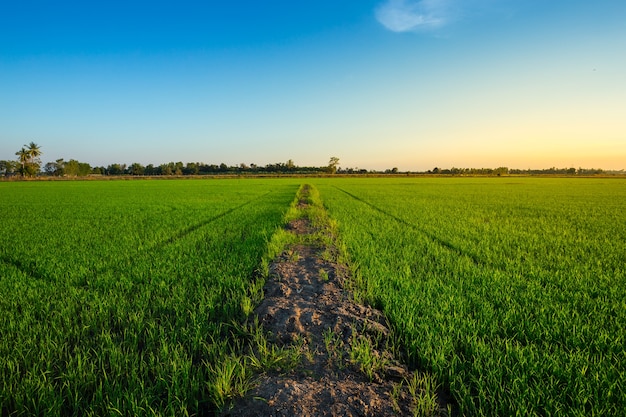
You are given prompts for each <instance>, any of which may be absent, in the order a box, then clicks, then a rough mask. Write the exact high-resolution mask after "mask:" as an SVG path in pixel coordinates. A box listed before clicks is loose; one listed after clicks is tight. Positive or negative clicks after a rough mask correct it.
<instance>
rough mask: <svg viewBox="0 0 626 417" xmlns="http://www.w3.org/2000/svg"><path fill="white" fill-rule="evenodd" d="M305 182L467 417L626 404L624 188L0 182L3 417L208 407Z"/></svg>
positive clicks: (424, 182)
mask: <svg viewBox="0 0 626 417" xmlns="http://www.w3.org/2000/svg"><path fill="white" fill-rule="evenodd" d="M302 183H311V184H313V185H315V186H316V187H317V188H318V190H319V191H320V195H321V198H322V200H323V202H324V204H325V205H326V207H327V209H328V211H329V214H330V216H331V217H332V218H333V219H335V220H337V221H338V223H339V229H340V232H341V236H340V239H341V241H342V242H343V244H344V245H345V247H346V249H347V253H348V255H349V257H350V260H351V263H352V265H351V266H352V268H353V270H354V271H355V283H354V286H355V289H356V291H357V296H358V298H359V299H361V300H364V301H366V302H368V303H371V304H373V305H375V306H377V307H379V308H381V309H383V310H384V312H385V314H386V315H387V317H388V318H389V320H390V322H391V324H392V326H393V328H394V330H395V332H396V338H397V340H398V344H399V345H400V346H401V347H400V349H401V351H402V352H404V354H405V356H406V360H407V361H408V363H409V364H410V365H412V366H414V367H417V368H419V369H423V370H427V371H430V372H432V373H433V374H434V375H436V377H437V378H438V380H439V382H440V384H441V386H442V387H443V388H444V389H445V390H447V391H449V392H450V395H451V396H452V398H453V402H454V409H455V410H457V411H458V412H459V414H461V415H485V416H491V415H568V416H570V415H580V416H583V415H585V416H587V415H625V412H624V409H626V386H625V385H626V382H625V381H626V341H625V336H626V268H625V266H624V265H626V214H624V213H626V181H623V180H612V179H552V178H551V179H547V178H539V179H536V178H513V177H511V178H483V179H481V178H384V179H383V178H381V179H366V178H353V179H351V178H336V179H335V178H326V179H320V178H315V179H313V178H311V179H273V180H270V179H267V180H262V179H247V180H235V179H231V180H162V181H147V180H146V181H85V182H80V181H76V182H73V181H67V182H0V241H1V242H2V244H1V245H0V375H2V381H1V385H0V409H1V410H2V411H1V414H2V415H3V416H4V415H89V414H91V415H120V414H121V415H185V414H189V415H193V414H205V415H206V414H211V413H212V412H213V411H214V410H216V408H217V406H218V405H219V399H218V398H216V396H215V392H216V387H217V386H218V385H219V384H220V383H221V382H220V380H219V378H220V372H219V369H220V367H221V366H222V365H223V364H224V363H228V361H229V358H232V356H233V355H236V354H237V353H238V352H237V350H238V349H240V346H241V344H240V343H239V341H238V338H239V337H240V335H237V332H233V331H232V328H233V326H232V323H234V322H241V321H242V320H243V318H244V317H245V313H246V312H248V311H249V310H250V304H251V303H253V302H254V301H255V296H256V295H257V294H258V285H259V284H258V282H257V276H258V273H257V272H255V271H257V270H258V269H259V268H260V267H261V263H262V262H261V259H262V258H263V256H265V255H266V253H267V247H268V242H269V241H270V239H271V236H272V235H273V233H274V231H275V230H276V229H277V228H279V227H280V226H281V224H282V222H283V215H284V214H285V212H286V211H287V209H288V208H289V205H290V203H291V202H292V200H293V199H294V196H295V194H296V191H297V190H298V187H299V185H300V184H302ZM222 374H223V372H222Z"/></svg>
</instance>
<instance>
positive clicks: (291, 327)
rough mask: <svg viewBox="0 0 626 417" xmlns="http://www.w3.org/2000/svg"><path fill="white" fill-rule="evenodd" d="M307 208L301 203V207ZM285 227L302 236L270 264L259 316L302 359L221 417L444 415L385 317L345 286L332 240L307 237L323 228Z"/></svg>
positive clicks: (261, 382)
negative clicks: (397, 348) (394, 348)
mask: <svg viewBox="0 0 626 417" xmlns="http://www.w3.org/2000/svg"><path fill="white" fill-rule="evenodd" d="M305 191H306V190H305ZM307 208H308V204H307V203H306V202H305V200H302V201H301V202H300V204H299V209H300V210H302V212H303V213H304V212H306V211H307ZM287 229H288V230H289V231H290V232H291V233H295V234H297V235H299V237H302V238H303V239H298V240H300V242H301V243H298V244H296V245H294V246H292V247H289V248H287V249H286V250H285V251H284V252H283V253H282V255H281V256H280V257H279V259H277V260H275V262H274V263H273V264H271V266H270V279H269V280H268V281H267V283H266V286H265V292H266V293H265V299H264V301H263V302H262V303H261V304H260V305H259V306H258V307H257V308H256V309H255V311H254V314H256V316H257V317H258V320H259V322H260V323H261V324H262V326H263V328H264V330H265V331H266V332H268V333H269V334H270V341H271V342H272V343H275V344H276V345H278V346H297V347H299V349H301V351H302V353H303V354H302V361H301V364H300V365H298V366H297V367H296V368H295V369H293V370H291V371H288V372H286V373H274V374H263V375H261V376H259V377H258V379H257V381H256V384H255V388H253V389H252V390H251V391H250V392H248V394H247V395H246V397H245V398H243V399H240V400H239V401H237V402H236V403H235V404H233V407H232V408H231V409H229V410H225V411H224V412H223V414H222V415H223V416H231V417H239V416H241V417H243V416H385V415H442V414H443V415H445V414H446V413H445V412H443V409H444V405H443V404H442V403H441V401H440V400H439V399H438V398H437V394H436V392H435V387H434V386H432V383H430V382H429V381H430V380H429V379H428V378H426V377H424V376H420V375H415V374H412V373H409V372H408V370H407V369H406V367H405V366H403V365H402V364H401V363H399V362H398V361H397V360H396V359H394V357H393V356H392V354H391V353H390V350H389V342H390V341H389V338H388V336H389V329H388V328H387V326H386V322H385V318H384V317H383V315H382V314H381V313H380V312H379V311H377V310H374V309H372V308H369V307H364V306H360V305H357V304H355V303H354V302H353V301H352V297H351V296H350V294H349V292H348V291H346V289H345V287H344V282H345V280H346V278H347V277H348V269H347V268H346V267H345V266H342V265H339V264H338V263H336V262H335V261H333V259H332V258H333V256H332V255H331V256H329V254H333V253H335V252H336V251H335V248H334V247H332V243H331V244H330V245H327V244H324V243H323V242H321V241H320V239H315V238H313V239H310V238H309V239H307V237H311V236H314V235H315V234H319V232H320V230H319V228H316V227H314V226H313V225H312V222H311V220H310V219H308V218H298V219H296V220H293V221H292V222H290V223H289V225H288V226H287ZM326 240H328V239H326ZM303 242H308V243H303ZM429 384H430V385H429Z"/></svg>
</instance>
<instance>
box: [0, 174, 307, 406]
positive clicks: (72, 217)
mask: <svg viewBox="0 0 626 417" xmlns="http://www.w3.org/2000/svg"><path fill="white" fill-rule="evenodd" d="M297 188H298V185H297V183H294V182H289V181H283V182H280V183H277V182H273V181H260V180H252V181H235V180H227V181H226V180H225V181H133V182H122V181H119V182H118V181H116V182H58V183H42V182H33V183H2V184H0V196H1V198H0V213H2V215H1V216H2V217H1V223H0V241H2V242H3V244H2V246H1V247H0V276H1V277H2V279H1V280H0V311H1V312H2V314H0V334H1V337H0V375H2V385H0V407H1V410H2V411H1V413H2V415H117V414H121V415H193V414H210V413H212V412H213V411H215V410H216V408H217V407H218V406H220V405H221V404H220V399H219V395H218V394H219V393H221V392H222V391H223V390H224V389H227V388H229V386H228V384H227V382H225V381H226V380H229V378H230V381H231V382H232V384H233V385H234V386H233V387H231V388H232V389H235V390H240V389H241V387H240V386H237V385H236V384H239V385H241V384H242V382H241V381H240V374H241V369H240V368H238V367H237V363H238V362H237V361H238V360H239V357H237V356H236V355H238V354H239V353H240V352H241V351H242V349H241V341H240V340H238V338H236V337H233V336H232V331H231V327H230V326H229V323H231V322H240V321H242V320H243V318H244V317H245V315H246V313H248V312H249V309H250V306H249V304H250V302H251V301H250V297H253V296H254V294H253V293H251V289H252V288H255V287H258V285H255V284H254V282H253V277H254V276H255V270H256V269H257V268H258V267H259V262H260V260H261V258H262V257H263V256H264V254H265V252H266V250H267V242H268V240H269V238H270V236H271V235H272V234H273V233H274V230H275V229H276V228H277V227H279V226H280V225H281V223H282V218H283V214H284V212H285V210H286V209H287V207H288V205H289V203H290V202H291V201H292V199H293V196H294V194H295V192H296V191H297ZM216 393H218V394H216Z"/></svg>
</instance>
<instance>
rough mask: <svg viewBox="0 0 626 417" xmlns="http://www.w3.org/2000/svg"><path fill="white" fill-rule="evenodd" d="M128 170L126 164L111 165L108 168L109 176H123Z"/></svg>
mask: <svg viewBox="0 0 626 417" xmlns="http://www.w3.org/2000/svg"><path fill="white" fill-rule="evenodd" d="M125 170H126V164H111V165H109V166H108V167H107V174H108V175H122V174H123V173H124V171H125Z"/></svg>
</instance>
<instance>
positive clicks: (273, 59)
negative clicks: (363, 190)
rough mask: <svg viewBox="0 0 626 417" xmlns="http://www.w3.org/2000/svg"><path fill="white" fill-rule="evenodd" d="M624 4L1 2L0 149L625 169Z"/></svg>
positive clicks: (112, 159) (600, 0)
mask: <svg viewBox="0 0 626 417" xmlns="http://www.w3.org/2000/svg"><path fill="white" fill-rule="evenodd" d="M625 22H626V1H623V0H596V1H579V0H567V1H565V0H550V1H546V0H421V1H411V0H377V1H371V0H346V1H342V0H317V1H283V0H268V1H237V0H235V1H228V2H226V1H220V2H217V1H204V2H191V1H186V0H179V1H176V2H174V1H169V2H162V1H117V0H112V1H106V2H88V1H80V2H79V1H30V0H20V1H4V2H2V4H1V5H0V159H15V158H16V156H15V152H16V151H18V150H19V149H20V147H21V146H22V145H23V144H25V143H29V142H31V141H34V142H36V143H38V144H39V145H40V146H41V149H42V151H43V152H44V154H43V156H42V160H43V162H44V163H45V162H47V161H54V160H56V159H58V158H65V159H66V160H69V159H71V158H73V159H78V160H79V161H81V162H88V163H90V164H91V165H105V166H106V165H108V164H111V163H126V164H130V163H133V162H140V163H142V164H148V163H153V164H161V163H165V162H169V161H183V162H196V161H198V162H206V163H218V164H219V163H221V162H224V163H226V164H229V165H235V164H239V163H242V162H243V163H247V164H250V163H256V164H258V165H265V164H268V163H274V162H284V161H287V160H288V159H292V160H293V161H294V162H295V163H296V164H297V165H302V166H305V165H306V166H308V165H313V166H321V165H325V164H327V163H328V159H329V157H331V156H337V157H339V158H340V161H341V166H342V167H344V168H347V167H359V168H366V169H386V168H391V167H398V168H399V169H400V170H427V169H431V168H433V167H435V166H438V167H453V166H455V167H478V168H479V167H498V166H508V167H511V168H522V169H525V168H549V167H552V166H557V167H576V168H578V167H585V168H592V167H593V168H603V169H617V170H619V169H626V23H625Z"/></svg>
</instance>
